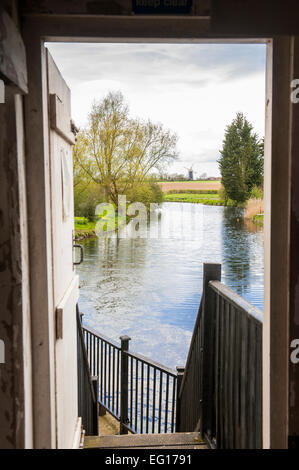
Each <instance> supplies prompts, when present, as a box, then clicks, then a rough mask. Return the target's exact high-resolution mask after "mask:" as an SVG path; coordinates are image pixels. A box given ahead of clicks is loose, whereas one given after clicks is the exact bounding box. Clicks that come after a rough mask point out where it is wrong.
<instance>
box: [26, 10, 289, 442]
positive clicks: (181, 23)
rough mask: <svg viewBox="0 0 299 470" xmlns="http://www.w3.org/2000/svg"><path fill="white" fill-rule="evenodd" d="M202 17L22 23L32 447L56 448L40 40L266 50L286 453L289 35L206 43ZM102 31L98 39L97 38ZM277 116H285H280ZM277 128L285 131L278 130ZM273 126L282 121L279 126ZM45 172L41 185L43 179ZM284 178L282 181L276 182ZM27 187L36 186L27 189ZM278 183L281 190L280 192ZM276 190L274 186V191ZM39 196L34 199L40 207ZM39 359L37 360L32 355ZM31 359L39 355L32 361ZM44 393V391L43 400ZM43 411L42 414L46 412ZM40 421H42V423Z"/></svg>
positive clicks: (269, 419) (275, 330)
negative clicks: (255, 45)
mask: <svg viewBox="0 0 299 470" xmlns="http://www.w3.org/2000/svg"><path fill="white" fill-rule="evenodd" d="M207 31H208V20H207V19H205V18H196V17H189V18H186V17H175V18H170V17H165V18H157V17H155V18H153V17H142V18H140V17H139V18H138V17H134V16H133V17H118V16H115V17H114V16H110V17H105V16H90V17H88V20H87V19H86V17H84V16H80V15H78V16H76V15H73V16H67V15H62V16H61V17H59V16H55V15H40V16H39V15H35V16H34V15H33V16H25V18H24V33H25V34H24V39H25V44H26V47H27V51H29V53H28V76H29V77H28V79H29V96H28V97H27V98H26V101H27V114H26V129H27V165H28V171H27V179H28V183H27V185H28V187H29V188H32V187H33V186H34V187H35V192H34V194H33V192H32V191H29V193H28V206H29V217H30V232H31V233H30V239H31V243H30V259H31V264H30V268H31V286H32V288H31V302H32V305H31V310H32V318H33V325H35V322H36V321H37V320H38V323H39V324H38V326H36V325H35V326H34V328H33V356H34V358H33V370H35V372H36V373H35V377H34V381H33V386H34V392H33V395H34V409H35V410H36V413H35V446H36V447H40V446H46V447H50V446H54V445H55V416H54V414H55V396H54V390H55V387H54V381H55V377H54V367H53V364H54V347H53V345H54V335H53V331H54V313H53V305H52V303H53V302H52V295H53V282H52V278H51V250H52V248H51V236H50V235H51V229H50V227H49V223H50V220H51V219H50V205H51V200H50V191H49V180H48V179H49V175H48V170H47V169H48V167H49V161H48V159H49V154H48V116H47V110H46V94H45V93H46V86H45V80H46V76H45V52H44V45H43V44H44V42H45V41H56V42H58V41H64V42H143V43H145V42H155V43H163V42H165V43H170V42H172V43H177V42H181V43H203V42H205V43H257V42H267V43H268V63H267V100H268V101H267V112H266V130H267V136H266V141H265V305H264V336H263V432H264V447H265V448H269V447H286V446H287V436H288V423H287V414H288V377H287V376H286V370H287V369H288V366H287V364H288V357H287V356H288V349H289V348H288V332H287V330H288V328H287V326H288V320H289V318H288V300H289V296H288V292H289V283H288V282H289V277H288V266H289V252H288V239H289V238H288V237H289V222H290V220H289V204H290V198H289V186H288V181H289V179H288V178H289V173H288V171H289V167H288V164H287V163H286V161H285V160H284V159H282V158H281V155H282V154H285V155H287V157H288V156H289V147H290V146H289V140H288V136H289V132H288V131H289V124H290V123H289V121H288V118H287V116H288V107H289V104H288V102H287V103H286V102H285V100H286V96H287V91H288V89H289V88H288V87H289V82H288V80H289V72H290V63H289V46H290V38H288V37H285V38H284V39H274V40H273V41H272V39H271V38H268V39H256V38H254V37H248V36H247V37H244V38H240V37H236V36H234V35H231V37H227V36H226V37H222V38H219V37H218V38H217V39H213V38H209V37H208V33H207ZM99 32H101V33H99ZM282 113H283V114H282ZM280 120H282V121H284V122H283V128H282V129H280V128H279V125H278V124H281V122H280ZM278 121H279V123H278ZM41 175H42V178H41ZM282 181H283V184H282ZM30 183H32V184H30ZM284 184H285V185H286V186H284ZM273 188H274V189H273ZM36 193H37V194H38V195H39V197H38V199H39V200H38V201H37V200H36V199H37V197H36ZM37 355H38V356H37ZM35 357H38V359H37V360H35ZM41 389H42V393H40V391H41ZM45 410H46V411H45ZM41 416H42V417H43V419H44V420H45V421H43V420H42V419H41Z"/></svg>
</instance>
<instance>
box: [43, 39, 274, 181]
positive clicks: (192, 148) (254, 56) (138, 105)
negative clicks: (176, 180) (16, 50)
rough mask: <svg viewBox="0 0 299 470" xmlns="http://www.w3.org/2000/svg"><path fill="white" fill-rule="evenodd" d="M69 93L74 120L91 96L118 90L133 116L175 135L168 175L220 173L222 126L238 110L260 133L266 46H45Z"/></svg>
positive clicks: (80, 121)
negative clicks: (174, 154) (176, 152)
mask: <svg viewBox="0 0 299 470" xmlns="http://www.w3.org/2000/svg"><path fill="white" fill-rule="evenodd" d="M48 47H49V49H50V52H51V54H52V56H53V58H54V60H55V62H56V64H57V65H58V67H59V69H60V70H61V72H62V75H63V76H64V78H65V80H66V82H67V84H68V85H69V87H70V88H71V92H72V117H73V119H74V120H75V123H76V124H77V126H84V125H86V123H87V116H88V113H89V111H90V107H91V104H92V102H93V100H94V99H96V100H100V99H101V98H102V97H103V96H104V95H105V94H106V93H108V91H112V90H121V91H122V92H123V94H124V95H125V98H126V100H127V102H128V104H129V106H130V111H131V115H132V116H136V117H137V116H138V117H142V118H144V119H147V118H150V119H152V120H153V121H159V122H162V123H163V125H164V126H165V127H167V128H169V129H171V130H172V131H175V132H176V133H177V134H178V136H179V142H178V150H179V153H180V158H179V161H178V162H176V163H174V164H173V165H172V166H171V167H170V168H169V173H175V172H177V173H181V172H184V173H186V170H185V168H184V167H189V166H191V165H193V168H194V171H195V177H198V176H199V175H201V174H202V173H205V172H206V173H207V174H208V175H209V176H219V170H218V164H217V159H218V158H219V150H220V149H221V146H222V140H223V137H224V130H225V127H226V125H227V124H229V123H230V122H231V121H232V120H233V118H234V117H235V115H236V113H237V112H238V111H242V112H243V113H244V114H245V115H246V117H247V118H248V119H249V121H250V122H251V123H252V124H253V126H254V129H255V131H256V132H257V133H258V134H259V135H260V137H262V136H263V135H264V114H265V62H266V46H265V45H215V44H208V45H203V44H188V45H186V44H146V45H145V44H58V43H52V44H48Z"/></svg>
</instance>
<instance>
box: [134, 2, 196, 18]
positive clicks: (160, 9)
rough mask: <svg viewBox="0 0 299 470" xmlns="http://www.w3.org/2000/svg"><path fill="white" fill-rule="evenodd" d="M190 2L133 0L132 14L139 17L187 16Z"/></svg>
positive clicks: (190, 6) (190, 5) (189, 11)
mask: <svg viewBox="0 0 299 470" xmlns="http://www.w3.org/2000/svg"><path fill="white" fill-rule="evenodd" d="M191 8H192V0H133V12H134V13H136V14H139V15H188V14H190V13H191Z"/></svg>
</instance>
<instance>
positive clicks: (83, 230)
mask: <svg viewBox="0 0 299 470" xmlns="http://www.w3.org/2000/svg"><path fill="white" fill-rule="evenodd" d="M103 217H105V216H103ZM129 220H130V217H129V216H127V223H128V222H129ZM97 221H98V220H97V219H95V220H89V219H87V218H86V217H75V239H76V240H79V239H83V238H92V237H95V236H96V232H95V227H96V224H97ZM118 221H119V218H118V215H117V214H116V215H115V230H117V228H118ZM106 230H107V227H105V226H104V231H106Z"/></svg>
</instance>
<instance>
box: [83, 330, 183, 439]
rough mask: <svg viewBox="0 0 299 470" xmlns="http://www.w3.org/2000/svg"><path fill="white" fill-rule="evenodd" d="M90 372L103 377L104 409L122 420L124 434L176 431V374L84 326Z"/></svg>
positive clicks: (126, 341)
mask: <svg viewBox="0 0 299 470" xmlns="http://www.w3.org/2000/svg"><path fill="white" fill-rule="evenodd" d="M83 333H84V340H85V344H86V349H87V355H88V360H89V364H90V370H91V371H92V373H93V374H94V375H97V376H98V377H99V391H98V400H99V403H100V406H101V407H102V408H104V409H105V410H107V411H108V412H109V413H110V414H111V415H112V416H114V417H115V418H116V419H117V420H118V421H120V433H121V434H124V433H127V432H132V433H140V434H145V433H162V432H163V433H164V432H165V433H167V432H174V431H175V418H176V410H175V407H176V387H177V374H176V371H174V370H172V369H170V368H168V367H165V366H163V365H162V364H159V363H157V362H154V361H152V360H150V359H148V358H146V357H144V356H142V355H141V354H137V353H134V352H131V351H129V350H128V349H129V341H130V338H129V337H121V344H120V345H119V344H117V343H116V342H114V341H113V340H111V339H109V338H107V337H105V336H104V335H102V334H99V333H97V332H95V331H94V330H91V329H90V328H87V327H86V326H84V327H83Z"/></svg>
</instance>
